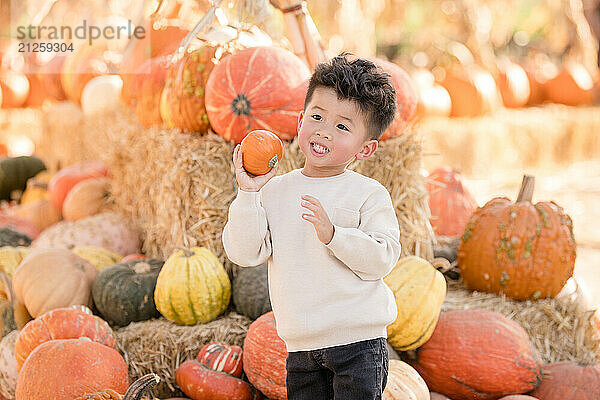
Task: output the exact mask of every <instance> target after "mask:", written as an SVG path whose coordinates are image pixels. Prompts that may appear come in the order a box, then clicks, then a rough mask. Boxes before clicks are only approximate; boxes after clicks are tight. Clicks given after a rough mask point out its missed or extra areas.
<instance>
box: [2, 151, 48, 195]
mask: <svg viewBox="0 0 600 400" xmlns="http://www.w3.org/2000/svg"><path fill="white" fill-rule="evenodd" d="M45 169H46V166H45V165H44V162H43V161H42V160H40V159H39V158H37V157H33V156H21V157H5V158H2V159H0V200H10V199H11V198H10V193H11V192H12V191H13V190H20V191H24V190H25V186H26V185H27V179H29V178H33V177H34V176H36V175H37V174H38V173H39V172H41V171H43V170H45Z"/></svg>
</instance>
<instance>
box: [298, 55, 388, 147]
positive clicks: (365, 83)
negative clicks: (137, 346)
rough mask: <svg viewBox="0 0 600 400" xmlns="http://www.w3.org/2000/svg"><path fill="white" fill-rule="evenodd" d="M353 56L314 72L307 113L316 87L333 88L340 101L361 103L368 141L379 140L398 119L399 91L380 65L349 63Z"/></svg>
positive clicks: (362, 62) (339, 59)
mask: <svg viewBox="0 0 600 400" xmlns="http://www.w3.org/2000/svg"><path fill="white" fill-rule="evenodd" d="M349 55H351V54H350V53H342V54H340V55H339V56H337V57H334V58H333V59H331V60H330V61H328V62H324V63H321V64H319V65H317V67H316V68H315V72H314V73H313V75H312V77H311V78H310V82H309V84H308V91H307V92H306V98H305V99H304V109H306V106H307V105H308V103H309V102H310V100H311V98H312V95H313V92H314V91H315V88H317V87H326V88H332V89H334V90H335V91H336V93H337V96H338V99H347V100H353V101H355V102H356V103H358V106H359V108H360V110H361V112H362V113H364V115H365V116H366V126H367V137H366V139H367V140H371V139H376V140H378V139H379V138H380V137H381V135H382V134H383V132H385V130H386V129H387V128H388V127H389V126H390V124H391V123H392V121H393V120H394V116H395V115H396V90H395V89H394V86H393V85H392V82H391V80H390V75H389V74H388V73H385V72H381V70H378V67H377V65H375V64H374V63H373V62H371V61H369V60H365V59H363V58H356V59H354V60H349V59H348V57H347V56H349Z"/></svg>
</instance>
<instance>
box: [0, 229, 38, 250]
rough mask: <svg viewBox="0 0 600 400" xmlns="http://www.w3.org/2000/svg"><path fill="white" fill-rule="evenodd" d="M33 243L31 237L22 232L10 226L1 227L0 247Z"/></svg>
mask: <svg viewBox="0 0 600 400" xmlns="http://www.w3.org/2000/svg"><path fill="white" fill-rule="evenodd" d="M30 244H31V238H30V237H29V236H27V235H23V234H22V233H19V232H15V231H13V230H12V229H9V228H0V247H3V246H11V247H19V246H29V245H30Z"/></svg>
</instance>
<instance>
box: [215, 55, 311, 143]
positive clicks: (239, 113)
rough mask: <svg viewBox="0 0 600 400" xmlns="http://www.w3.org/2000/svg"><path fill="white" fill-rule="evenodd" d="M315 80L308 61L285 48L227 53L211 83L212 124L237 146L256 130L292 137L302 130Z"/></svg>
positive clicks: (217, 66) (286, 137) (220, 133)
mask: <svg viewBox="0 0 600 400" xmlns="http://www.w3.org/2000/svg"><path fill="white" fill-rule="evenodd" d="M309 78H310V71H309V70H308V67H307V66H306V65H305V64H304V63H303V62H302V60H300V58H298V57H297V56H296V55H294V54H293V53H291V52H290V51H288V50H285V49H282V48H279V47H252V48H248V49H245V50H241V51H239V52H237V53H235V54H232V55H230V56H227V57H225V58H223V59H222V60H221V62H220V63H219V64H218V65H216V66H215V68H214V69H213V72H212V73H211V74H210V77H209V78H208V82H207V84H206V91H205V101H206V110H207V112H208V119H209V120H210V125H211V126H212V128H213V129H214V130H215V132H216V133H217V134H219V135H220V136H222V137H224V138H225V139H226V140H229V141H232V142H234V143H236V144H237V143H240V142H241V141H242V139H243V138H244V136H246V134H247V133H248V132H250V131H252V130H254V129H266V130H269V131H271V132H273V133H275V134H276V135H277V136H279V137H280V138H281V139H282V140H291V139H293V138H294V136H296V135H297V133H298V132H297V124H298V114H299V113H300V111H301V110H302V108H303V106H304V97H305V96H306V90H307V88H308V85H307V83H308V79H309Z"/></svg>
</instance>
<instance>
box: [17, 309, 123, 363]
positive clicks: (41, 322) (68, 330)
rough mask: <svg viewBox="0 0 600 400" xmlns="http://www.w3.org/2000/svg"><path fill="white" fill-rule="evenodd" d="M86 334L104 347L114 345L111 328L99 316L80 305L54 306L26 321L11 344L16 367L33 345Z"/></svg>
mask: <svg viewBox="0 0 600 400" xmlns="http://www.w3.org/2000/svg"><path fill="white" fill-rule="evenodd" d="M80 337H87V338H90V340H92V341H94V342H97V343H101V344H103V345H105V346H108V347H111V348H114V347H115V336H114V334H113V331H112V329H111V328H110V326H109V325H108V323H106V322H105V321H104V320H103V319H102V318H100V317H97V316H95V315H92V312H91V311H90V310H89V309H88V308H87V307H84V306H75V307H65V308H56V309H54V310H51V311H48V312H46V313H44V314H42V315H40V316H39V317H37V318H36V319H34V320H33V321H31V322H29V323H28V324H27V325H25V327H24V328H23V329H22V330H21V332H20V333H19V337H18V338H17V341H16V343H15V358H16V360H17V370H21V367H22V366H23V363H25V360H26V359H27V357H28V356H29V354H31V352H32V351H33V350H35V348H36V347H38V346H39V345H40V344H42V343H45V342H47V341H49V340H56V339H77V338H80Z"/></svg>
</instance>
